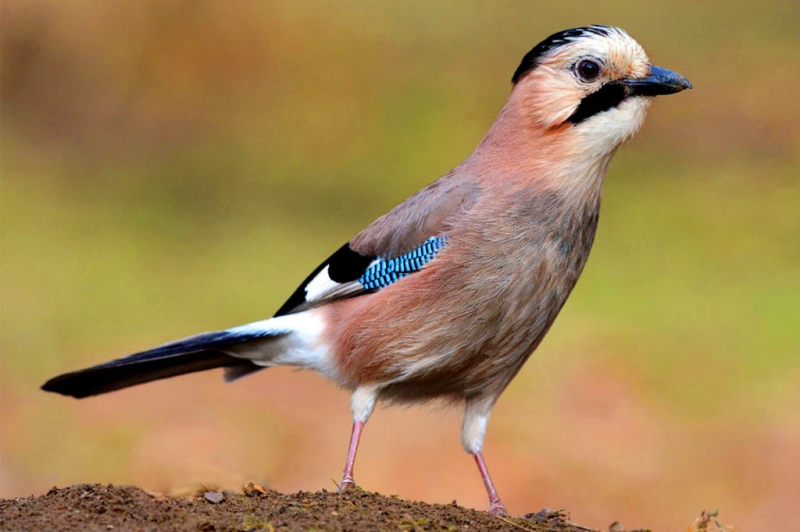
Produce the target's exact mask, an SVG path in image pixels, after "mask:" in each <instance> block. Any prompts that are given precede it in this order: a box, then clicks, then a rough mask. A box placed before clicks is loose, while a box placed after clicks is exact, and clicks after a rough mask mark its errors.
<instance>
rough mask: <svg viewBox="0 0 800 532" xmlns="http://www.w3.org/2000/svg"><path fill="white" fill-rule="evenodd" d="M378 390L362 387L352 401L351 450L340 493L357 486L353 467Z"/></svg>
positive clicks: (357, 389)
mask: <svg viewBox="0 0 800 532" xmlns="http://www.w3.org/2000/svg"><path fill="white" fill-rule="evenodd" d="M378 390H379V388H378V387H377V386H360V387H358V388H356V391H355V392H353V397H352V398H351V399H350V407H351V409H352V410H353V432H352V434H351V435H350V448H349V449H348V451H347V462H345V465H344V474H343V475H342V480H341V482H339V493H341V492H343V491H345V490H346V489H347V488H352V487H355V485H356V481H355V479H354V478H353V465H354V464H355V461H356V451H358V442H359V440H360V439H361V430H362V429H363V428H364V424H365V423H366V422H367V420H368V419H369V416H370V415H372V411H373V410H374V409H375V402H376V401H377V400H378Z"/></svg>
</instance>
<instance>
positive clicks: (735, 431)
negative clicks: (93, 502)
mask: <svg viewBox="0 0 800 532" xmlns="http://www.w3.org/2000/svg"><path fill="white" fill-rule="evenodd" d="M1 15H2V32H1V39H2V43H1V44H2V50H1V53H2V73H1V74H2V75H1V76H0V91H1V96H2V100H1V101H2V116H1V117H0V118H1V119H2V122H1V123H0V126H1V127H2V152H1V153H0V156H1V157H0V165H2V166H1V170H2V189H1V191H0V192H1V195H0V200H1V201H2V209H1V210H0V216H1V217H2V218H1V220H0V222H1V223H0V230H1V231H2V244H1V245H2V249H1V250H0V251H1V253H2V255H1V260H2V270H1V272H2V287H1V295H2V308H1V309H0V310H1V311H2V315H1V316H0V318H1V319H2V322H1V324H2V373H1V374H0V375H1V378H2V389H1V391H0V398H1V399H2V407H1V408H2V410H1V411H0V415H1V416H2V425H1V430H2V434H1V437H2V441H1V442H0V443H1V444H2V445H1V446H0V449H1V451H2V454H1V455H0V460H1V461H0V467H1V468H2V470H1V471H0V495H2V496H5V497H10V496H21V495H28V494H30V493H42V492H44V491H46V490H47V489H48V488H49V487H51V486H52V485H55V484H58V485H65V484H69V483H75V482H93V481H99V482H114V483H135V484H138V485H141V486H143V487H145V488H148V489H153V490H160V491H169V492H180V491H181V490H186V489H189V488H190V487H191V486H192V485H194V484H196V483H200V482H202V483H206V484H217V485H220V486H223V487H230V488H235V487H236V486H237V485H240V484H241V483H243V482H245V481H248V480H254V481H260V482H266V483H268V484H269V485H270V486H272V487H274V488H276V489H279V490H282V491H289V490H297V489H307V490H315V489H321V488H328V489H332V488H333V487H334V486H333V483H332V482H331V480H330V479H331V478H338V476H339V473H340V470H341V467H342V465H343V462H344V455H345V451H346V444H347V438H348V435H349V430H350V414H349V408H348V397H347V394H345V393H344V392H342V391H339V390H337V389H336V388H335V387H333V386H332V385H330V384H326V383H324V382H322V381H321V380H320V379H319V378H318V377H316V376H314V375H310V374H306V373H297V372H292V371H287V370H282V369H277V370H270V371H269V372H264V373H260V374H258V375H257V376H254V377H252V378H248V379H245V380H243V381H241V382H240V383H237V384H236V385H230V386H226V385H224V384H223V383H222V380H221V378H220V375H219V374H218V372H212V373H209V374H201V375H193V376H188V377H184V378H181V379H177V380H172V381H164V382H160V383H154V384H151V385H147V386H142V387H138V388H133V389H130V390H126V391H122V392H118V393H115V394H112V395H108V396H103V397H100V398H95V399H89V400H85V401H81V402H78V401H74V400H71V399H67V398H63V397H58V396H55V395H49V394H45V393H43V392H40V391H39V390H38V386H39V385H41V383H42V382H44V381H45V380H46V379H47V378H49V377H51V376H53V375H55V374H57V373H61V372H64V371H68V370H73V369H77V368H79V367H82V366H85V365H89V364H94V363H98V362H101V361H104V360H106V359H108V358H110V357H114V356H120V355H123V354H126V353H128V352H130V351H134V350H139V349H143V348H146V347H149V346H152V345H154V344H157V343H160V342H164V341H167V340H171V339H174V338H177V337H182V336H186V335H189V334H192V333H195V332H199V331H203V330H214V329H219V328H224V327H228V326H233V325H238V324H241V323H245V322H248V321H253V320H256V319H262V318H265V317H267V316H269V315H271V313H272V312H274V311H275V309H277V307H278V306H280V304H281V303H282V301H283V300H284V299H285V298H286V297H287V296H288V295H289V294H290V293H291V292H292V291H293V289H294V288H295V286H296V285H297V284H298V283H299V282H300V281H301V280H302V279H303V278H304V277H305V275H306V274H307V273H308V272H309V271H310V270H311V269H312V268H314V267H315V266H316V265H317V264H318V262H319V261H320V260H321V259H322V258H324V257H325V256H327V254H329V253H330V252H332V251H333V250H335V249H336V248H338V247H339V246H340V245H341V244H342V243H343V242H345V241H347V240H348V239H349V238H350V237H351V236H352V235H353V234H355V233H356V232H357V231H359V230H360V229H361V228H363V227H364V226H365V225H366V224H368V223H369V222H370V221H371V220H373V219H374V218H375V217H377V216H378V215H380V214H382V213H384V212H385V211H386V210H388V209H390V208H391V207H393V206H394V205H395V204H397V203H398V202H400V201H401V200H403V199H404V198H406V197H407V196H409V195H410V194H411V193H413V192H415V191H416V190H417V189H419V188H420V187H422V186H423V185H425V184H427V183H428V182H430V181H432V180H433V179H435V178H436V177H438V176H440V175H442V174H443V173H445V172H446V171H447V170H449V169H450V168H451V167H453V166H455V165H456V164H458V163H459V162H460V161H461V160H462V159H463V158H464V157H466V156H467V155H468V154H469V153H470V152H471V150H472V149H473V148H474V146H475V145H476V144H477V142H478V141H479V140H480V138H481V136H482V135H483V133H484V132H485V131H486V129H487V128H488V126H489V125H490V124H491V122H492V121H493V119H494V117H495V115H496V113H497V112H498V111H499V109H500V108H501V106H502V105H503V102H504V100H505V98H506V96H507V94H508V91H509V89H510V82H509V79H510V76H511V74H512V73H513V71H514V69H515V68H516V66H517V63H518V61H519V60H520V58H521V57H522V56H523V55H524V53H525V52H527V51H528V50H529V49H530V48H531V47H532V46H533V45H534V44H536V43H537V42H538V41H539V40H541V39H542V38H544V37H545V36H547V35H549V34H550V33H552V32H554V31H557V30H560V29H564V28H567V27H574V26H579V25H585V24H588V23H602V24H610V25H617V26H620V27H622V28H624V29H626V30H627V31H628V32H629V33H630V34H631V35H632V36H633V37H635V38H636V39H638V40H639V42H640V43H641V44H642V45H643V46H644V47H645V48H646V50H647V51H648V53H649V54H650V57H651V58H652V60H653V62H654V63H656V64H658V65H661V66H664V67H668V68H673V69H675V70H677V71H679V72H681V73H682V74H684V75H686V76H687V77H688V78H689V79H691V81H692V82H693V83H694V86H695V89H694V90H693V91H691V92H688V93H684V94H680V95H678V96H674V97H670V98H664V99H661V100H659V101H658V102H656V105H654V107H653V111H652V113H651V116H650V119H649V121H648V124H647V125H646V127H645V128H644V130H643V131H642V133H641V134H640V135H639V136H638V137H637V138H636V139H635V140H634V141H632V142H631V143H630V144H629V145H627V146H626V147H624V148H623V149H622V150H620V152H619V153H618V155H617V156H616V158H615V160H614V162H613V164H612V168H611V171H610V174H609V177H608V179H607V182H606V186H605V191H604V205H603V213H602V216H601V222H600V227H599V232H598V236H597V239H596V243H595V248H594V251H593V253H592V257H591V260H590V261H589V264H588V266H587V268H586V271H585V273H584V276H583V278H582V280H581V281H580V283H579V284H578V286H577V288H576V290H575V292H574V295H573V296H572V298H571V300H570V301H569V303H568V304H567V306H566V308H565V310H564V311H563V313H562V315H561V317H560V318H559V320H558V321H557V322H556V324H555V326H554V328H553V330H552V332H551V333H550V335H549V337H548V339H547V340H546V341H545V342H544V343H543V345H542V347H541V348H540V349H539V351H538V352H537V353H536V355H535V356H534V357H532V359H531V360H530V362H529V363H528V364H527V365H526V367H525V368H524V369H523V371H522V372H521V373H520V375H519V376H518V377H517V379H516V380H515V381H514V383H513V384H512V385H511V387H510V388H509V390H508V391H507V392H506V394H505V395H504V396H503V398H502V399H501V400H500V402H499V404H498V407H497V409H496V410H495V414H494V416H493V419H492V423H491V426H490V430H489V435H488V438H487V446H486V454H487V460H488V462H489V466H490V468H492V470H493V473H494V475H495V480H496V482H497V484H498V487H499V490H500V493H501V495H502V496H503V498H504V500H505V501H506V504H507V506H509V509H510V510H511V511H512V513H516V514H520V513H525V512H530V511H536V510H538V509H540V508H542V507H544V506H549V507H551V508H567V509H569V510H570V511H571V512H572V516H573V519H574V520H575V521H577V522H580V523H582V524H584V525H589V526H596V527H605V526H607V525H608V524H609V523H610V522H611V521H613V520H615V519H619V520H621V521H622V522H623V523H624V524H626V525H627V526H628V527H629V528H635V527H640V526H641V527H645V526H647V527H653V528H654V529H659V530H683V529H685V527H686V526H687V525H688V524H690V523H691V522H692V520H693V518H694V517H695V516H697V515H698V514H699V511H700V510H701V509H703V508H707V509H711V508H715V507H719V508H720V509H721V515H722V516H723V519H724V520H725V521H727V522H729V523H731V524H733V525H735V526H737V529H740V530H790V529H792V526H794V527H795V528H794V530H800V528H798V525H797V524H795V525H792V524H791V523H792V522H795V523H796V519H793V517H792V516H793V515H794V510H795V506H796V496H797V494H798V493H800V460H798V458H797V457H798V456H800V421H799V420H800V417H798V415H797V412H798V410H800V392H798V390H800V365H799V364H798V353H800V333H799V332H798V331H800V271H799V269H798V264H800V239H799V238H798V235H799V234H800V179H798V176H799V175H800V156H799V155H798V154H800V105H799V103H798V102H799V100H798V98H797V89H796V83H797V80H798V77H797V72H798V71H800V32H798V31H797V27H798V25H800V3H798V2H796V1H794V0H789V1H767V2H761V3H758V5H756V4H755V3H752V2H746V1H728V2H721V1H719V2H696V1H691V2H690V1H679V2H660V3H643V2H622V1H610V2H603V3H576V2H512V1H504V2H491V3H486V2H466V1H460V2H455V1H452V2H436V3H431V2H422V1H415V2H370V3H366V2H363V3H362V2H269V3H267V2H222V1H172V2H161V1H155V0H150V1H141V2H56V1H52V0H40V1H22V0H8V1H5V2H3V3H2V13H1ZM459 423H460V412H458V411H457V410H455V409H453V410H444V411H442V410H441V409H436V408H412V409H407V410H404V409H385V410H381V411H379V412H378V414H377V415H376V416H374V417H373V419H372V420H371V421H370V424H369V425H368V426H367V428H366V432H365V436H364V439H363V445H362V448H361V450H360V455H359V462H358V464H357V468H356V478H357V479H358V481H359V483H360V484H361V485H363V486H364V487H365V488H366V489H370V490H376V491H380V492H384V493H398V494H400V495H402V496H404V497H411V498H421V499H423V500H427V501H432V502H433V501H436V502H450V501H451V500H452V499H457V500H458V501H459V502H460V503H463V504H467V505H471V506H475V507H479V508H483V507H484V506H485V504H486V503H485V500H484V498H485V494H484V492H483V487H482V485H481V483H480V480H479V477H478V474H477V471H475V470H474V466H473V464H472V463H471V460H470V459H469V457H468V456H467V455H466V454H465V453H463V451H461V449H460V445H459Z"/></svg>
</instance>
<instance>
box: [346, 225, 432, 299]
mask: <svg viewBox="0 0 800 532" xmlns="http://www.w3.org/2000/svg"><path fill="white" fill-rule="evenodd" d="M446 245H447V237H446V236H444V235H442V236H432V237H431V238H429V239H428V240H426V241H425V242H424V243H423V244H422V245H421V246H420V247H418V248H417V249H415V250H413V251H410V252H408V253H406V254H405V255H400V256H399V257H395V258H393V259H389V260H385V259H383V258H380V257H378V259H376V260H375V261H374V262H373V263H372V264H370V266H369V267H368V268H367V270H366V271H365V272H364V274H363V275H361V277H359V278H358V282H359V283H361V285H362V286H363V287H364V289H365V290H380V289H381V288H386V287H387V286H389V285H390V284H392V283H394V282H395V281H397V280H398V279H400V278H402V277H405V276H406V275H409V274H412V273H414V272H417V271H419V270H421V269H422V267H423V266H425V265H426V264H428V263H429V262H430V261H432V260H433V259H434V258H435V257H436V255H437V254H438V253H439V252H440V251H441V250H442V249H443V248H444V247H445V246H446Z"/></svg>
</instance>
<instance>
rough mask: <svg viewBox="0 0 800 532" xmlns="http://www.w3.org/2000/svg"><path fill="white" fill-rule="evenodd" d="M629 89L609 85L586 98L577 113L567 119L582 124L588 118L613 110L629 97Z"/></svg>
mask: <svg viewBox="0 0 800 532" xmlns="http://www.w3.org/2000/svg"><path fill="white" fill-rule="evenodd" d="M627 95H628V91H627V89H626V88H625V87H624V86H623V85H620V84H618V83H609V84H608V85H604V86H603V87H601V88H600V89H599V90H596V91H595V92H593V93H591V94H589V95H588V96H584V97H583V99H582V100H581V103H580V105H578V108H577V109H575V112H574V113H572V115H571V116H570V117H569V118H567V121H568V122H572V123H573V124H580V123H581V122H583V121H584V120H586V119H587V118H591V117H593V116H594V115H596V114H599V113H602V112H604V111H608V110H609V109H613V108H615V107H616V106H618V105H619V104H621V103H622V101H623V100H624V99H625V98H626V97H627Z"/></svg>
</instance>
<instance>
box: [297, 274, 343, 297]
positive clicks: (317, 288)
mask: <svg viewBox="0 0 800 532" xmlns="http://www.w3.org/2000/svg"><path fill="white" fill-rule="evenodd" d="M329 268H330V266H325V267H324V268H323V269H322V271H321V272H319V273H318V274H317V275H316V277H314V278H313V279H311V281H310V282H309V283H308V284H307V285H306V301H319V300H320V299H322V298H324V297H325V295H326V294H329V293H331V292H333V291H334V290H336V289H337V288H338V287H340V286H342V285H341V283H337V282H336V281H334V280H333V279H331V276H330V274H329V273H328V269H329Z"/></svg>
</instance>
